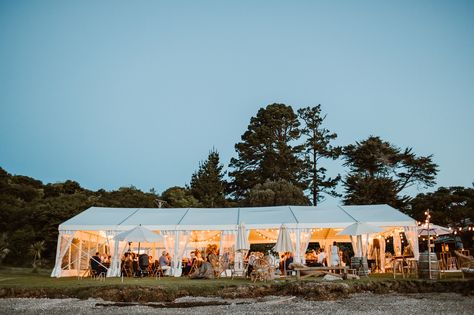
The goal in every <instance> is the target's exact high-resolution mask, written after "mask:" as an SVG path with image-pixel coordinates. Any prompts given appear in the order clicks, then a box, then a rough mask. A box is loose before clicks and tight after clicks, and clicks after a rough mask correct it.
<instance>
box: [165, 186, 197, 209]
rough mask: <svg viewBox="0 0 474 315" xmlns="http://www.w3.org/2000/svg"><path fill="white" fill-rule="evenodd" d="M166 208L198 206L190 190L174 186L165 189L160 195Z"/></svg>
mask: <svg viewBox="0 0 474 315" xmlns="http://www.w3.org/2000/svg"><path fill="white" fill-rule="evenodd" d="M161 199H162V200H163V201H165V205H164V206H165V207H166V208H198V207H199V201H198V200H197V199H196V198H194V197H193V194H192V193H191V190H189V189H188V188H185V187H179V186H174V187H171V188H168V189H166V190H165V191H164V192H163V194H162V195H161Z"/></svg>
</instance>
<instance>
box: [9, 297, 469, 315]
mask: <svg viewBox="0 0 474 315" xmlns="http://www.w3.org/2000/svg"><path fill="white" fill-rule="evenodd" d="M211 301H216V302H229V303H233V304H232V305H220V306H200V307H193V308H155V307H150V306H145V305H136V306H102V304H105V305H111V304H113V303H111V302H106V301H102V300H94V299H89V300H77V299H19V298H17V299H0V314H52V315H54V314H60V315H66V314H91V313H95V314H101V315H102V314H104V315H105V314H127V315H129V314H188V315H189V313H190V312H193V313H197V314H222V313H228V314H255V313H257V314H288V313H292V314H306V313H318V314H331V315H336V314H349V313H350V314H417V315H419V314H430V315H432V314H473V312H474V298H473V297H468V296H462V295H459V294H455V293H431V294H426V293H424V294H406V295H401V294H386V295H374V294H371V293H362V294H354V295H352V296H351V297H350V298H347V299H341V300H336V301H307V300H303V299H299V298H294V297H266V298H264V299H260V300H255V299H238V300H223V299H218V298H202V297H185V298H180V299H178V300H177V301H176V302H180V303H186V302H188V303H189V302H190V303H192V302H211ZM98 304H99V305H98Z"/></svg>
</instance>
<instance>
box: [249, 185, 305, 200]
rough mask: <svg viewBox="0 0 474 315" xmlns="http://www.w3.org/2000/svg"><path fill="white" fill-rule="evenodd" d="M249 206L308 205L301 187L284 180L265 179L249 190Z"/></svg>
mask: <svg viewBox="0 0 474 315" xmlns="http://www.w3.org/2000/svg"><path fill="white" fill-rule="evenodd" d="M248 205H249V206H284V205H293V206H297V205H303V206H307V205H309V200H308V198H307V197H306V196H305V195H304V192H303V190H302V189H301V188H299V187H297V186H295V185H293V184H292V183H289V182H287V181H285V180H279V181H277V182H272V181H267V182H265V183H264V184H257V185H256V186H255V187H254V188H252V190H250V196H249V204H248Z"/></svg>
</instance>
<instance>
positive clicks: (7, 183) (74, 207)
mask: <svg viewBox="0 0 474 315" xmlns="http://www.w3.org/2000/svg"><path fill="white" fill-rule="evenodd" d="M156 198H157V196H156V195H155V194H153V193H143V192H142V191H140V190H138V189H136V188H135V187H124V188H120V189H119V190H117V191H111V192H108V191H105V190H99V191H96V192H94V191H90V190H87V189H84V188H82V187H81V186H80V185H79V184H78V183H77V182H74V181H71V180H68V181H66V182H64V183H55V184H47V185H43V183H42V182H41V181H38V180H36V179H33V178H30V177H27V176H14V175H11V174H9V173H7V172H6V171H5V170H4V169H2V168H0V231H2V232H4V233H6V235H7V237H6V238H7V239H8V246H9V248H8V249H9V253H8V255H6V257H5V261H6V262H16V263H18V262H21V263H25V264H28V263H29V262H28V261H25V259H24V257H25V253H27V252H28V250H29V248H30V247H31V245H32V244H34V243H36V242H41V241H44V248H45V251H44V254H43V255H42V256H41V258H44V259H46V260H49V261H52V260H53V258H54V255H55V254H56V242H57V236H58V225H59V224H60V223H62V222H64V221H66V220H67V219H69V218H71V217H72V216H74V215H76V214H78V213H80V212H82V211H84V210H85V209H87V208H89V207H91V206H104V207H142V208H147V207H156Z"/></svg>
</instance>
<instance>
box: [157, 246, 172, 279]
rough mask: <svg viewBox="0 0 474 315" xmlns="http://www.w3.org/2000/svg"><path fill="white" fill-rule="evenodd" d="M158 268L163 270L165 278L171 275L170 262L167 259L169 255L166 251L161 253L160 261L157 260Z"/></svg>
mask: <svg viewBox="0 0 474 315" xmlns="http://www.w3.org/2000/svg"><path fill="white" fill-rule="evenodd" d="M159 263H160V267H161V269H162V270H163V273H164V275H165V276H169V275H170V273H171V266H170V265H171V262H170V259H169V254H168V252H166V251H163V252H162V253H161V256H160V259H159Z"/></svg>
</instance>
